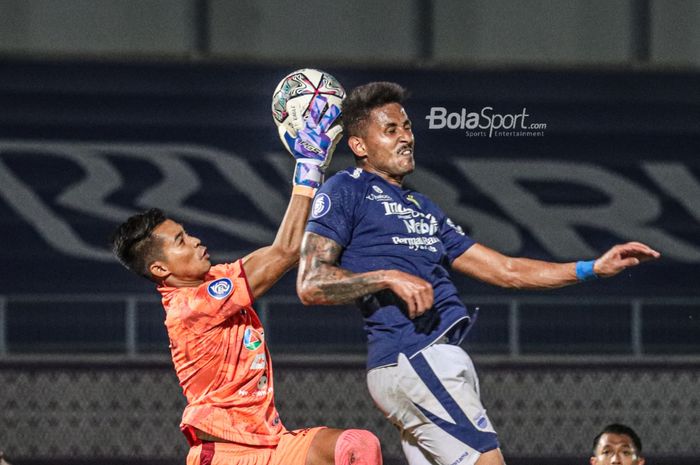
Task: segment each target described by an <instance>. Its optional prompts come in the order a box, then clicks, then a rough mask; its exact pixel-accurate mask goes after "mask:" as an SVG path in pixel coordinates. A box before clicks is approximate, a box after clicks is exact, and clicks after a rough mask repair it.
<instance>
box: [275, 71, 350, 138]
mask: <svg viewBox="0 0 700 465" xmlns="http://www.w3.org/2000/svg"><path fill="white" fill-rule="evenodd" d="M317 95H324V96H325V97H326V98H327V99H328V104H329V105H331V104H333V105H337V106H340V104H341V103H342V102H343V99H344V98H345V89H343V86H341V85H340V82H338V80H337V79H336V78H334V77H333V76H331V75H330V74H328V73H326V72H324V71H321V70H318V69H310V68H305V69H298V70H296V71H293V72H291V73H289V74H288V75H286V76H285V77H284V78H283V79H282V80H281V81H280V82H279V84H277V87H276V88H275V92H274V93H273V94H272V118H273V119H274V120H275V124H276V125H277V127H278V128H280V127H283V128H284V130H285V131H286V132H287V133H288V134H289V135H290V136H292V137H296V135H297V131H298V130H300V129H302V128H303V127H304V122H305V120H306V117H307V116H308V114H309V108H310V107H311V104H312V103H313V101H314V98H316V96H317ZM336 124H338V123H336Z"/></svg>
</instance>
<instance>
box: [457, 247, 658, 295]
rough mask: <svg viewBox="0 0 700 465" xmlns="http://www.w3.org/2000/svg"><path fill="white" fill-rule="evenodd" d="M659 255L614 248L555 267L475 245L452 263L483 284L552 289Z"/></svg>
mask: <svg viewBox="0 0 700 465" xmlns="http://www.w3.org/2000/svg"><path fill="white" fill-rule="evenodd" d="M660 256H661V254H660V253H659V252H657V251H656V250H654V249H652V248H651V247H649V246H647V245H646V244H642V243H641V242H627V243H625V244H619V245H616V246H614V247H612V248H611V249H610V250H608V251H607V252H605V253H604V254H603V255H601V256H600V257H599V258H598V259H596V260H594V261H590V262H570V263H553V262H546V261H541V260H532V259H529V258H514V257H508V256H506V255H503V254H501V253H499V252H497V251H495V250H493V249H490V248H488V247H486V246H484V245H481V244H475V245H473V246H472V247H470V248H469V249H467V251H466V252H464V253H463V254H462V255H460V256H459V257H457V258H456V259H455V260H454V261H453V262H452V269H454V270H456V271H459V272H460V273H463V274H466V275H468V276H471V277H473V278H475V279H478V280H480V281H483V282H486V283H489V284H493V285H496V286H500V287H508V288H515V289H550V288H557V287H563V286H567V285H570V284H575V283H577V282H580V281H582V280H585V279H589V278H595V277H601V278H609V277H611V276H615V275H616V274H618V273H620V272H621V271H623V270H624V269H626V268H629V267H633V266H637V265H639V264H640V263H642V262H645V261H649V260H656V259H658V258H659V257H660Z"/></svg>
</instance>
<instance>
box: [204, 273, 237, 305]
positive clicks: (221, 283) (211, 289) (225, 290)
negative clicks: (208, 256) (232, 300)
mask: <svg viewBox="0 0 700 465" xmlns="http://www.w3.org/2000/svg"><path fill="white" fill-rule="evenodd" d="M232 291H233V283H232V282H231V280H230V279H228V278H219V279H217V280H215V281H212V282H211V283H209V285H208V286H207V292H208V293H209V295H210V296H212V297H213V298H215V299H216V300H221V299H225V298H226V297H228V296H229V295H230V294H231V292H232Z"/></svg>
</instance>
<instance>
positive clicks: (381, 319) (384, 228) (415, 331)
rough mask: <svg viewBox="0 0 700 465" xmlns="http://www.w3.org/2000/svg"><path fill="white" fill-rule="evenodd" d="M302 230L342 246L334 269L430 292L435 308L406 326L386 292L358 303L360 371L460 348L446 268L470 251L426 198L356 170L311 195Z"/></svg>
mask: <svg viewBox="0 0 700 465" xmlns="http://www.w3.org/2000/svg"><path fill="white" fill-rule="evenodd" d="M306 230H307V231H310V232H313V233H315V234H318V235H320V236H323V237H326V238H328V239H332V240H333V241H335V242H337V243H338V244H339V245H340V246H342V247H343V252H342V254H341V256H340V263H339V265H340V266H341V267H342V268H345V269H347V270H349V271H352V272H355V273H362V272H366V271H375V270H388V269H394V270H400V271H404V272H406V273H410V274H412V275H415V276H419V277H421V278H423V279H425V280H426V281H428V282H430V283H431V284H432V286H433V290H434V295H435V304H434V307H433V308H432V309H430V310H429V311H427V312H426V313H425V314H423V315H421V316H420V317H418V318H415V319H413V320H411V319H409V318H408V316H407V314H406V311H405V306H404V303H403V302H402V301H401V300H400V299H398V298H397V297H396V296H395V295H394V294H393V293H392V292H391V291H388V290H386V291H382V292H378V293H376V294H372V295H368V296H365V297H364V298H363V299H361V301H359V302H358V305H359V307H360V310H361V311H362V314H363V316H364V319H365V331H366V333H367V343H368V346H367V348H368V358H367V365H368V368H370V369H371V368H376V367H379V366H384V365H391V364H395V363H396V361H397V359H398V354H399V353H404V354H406V355H407V356H409V357H410V356H412V355H413V354H415V353H416V352H418V351H420V350H421V349H423V348H425V347H427V346H428V345H430V344H431V343H433V342H435V341H436V340H438V339H440V338H442V337H443V336H447V337H448V338H449V340H450V342H453V343H458V342H459V341H461V339H462V337H463V335H464V333H465V330H466V327H467V326H468V322H469V316H468V314H467V310H466V308H465V307H464V305H463V304H462V302H461V301H460V299H459V296H458V293H457V289H456V288H455V286H454V284H452V281H451V280H450V276H449V273H448V272H447V268H448V267H449V265H450V263H451V262H452V260H454V259H455V258H457V257H459V256H460V255H461V254H462V253H463V252H464V251H466V250H467V249H468V248H469V247H471V246H472V245H473V244H474V241H473V240H472V239H471V238H470V237H469V236H467V235H465V234H464V232H463V231H462V229H461V228H460V227H459V226H457V225H455V224H454V223H453V222H452V221H451V220H450V219H449V218H448V217H447V216H446V215H445V214H444V213H443V212H442V210H440V208H438V206H437V205H435V204H434V203H433V202H432V201H431V200H430V199H429V198H427V197H426V196H424V195H422V194H420V193H418V192H415V191H412V190H409V189H404V188H402V187H399V186H396V185H394V184H391V183H389V182H387V181H386V180H384V179H383V178H381V177H380V176H377V175H375V174H372V173H369V172H366V171H363V170H362V169H360V168H349V169H347V170H345V171H341V172H339V173H337V174H336V175H335V176H333V177H332V178H330V179H329V180H328V181H327V182H326V183H325V184H324V185H323V186H322V187H321V189H320V190H319V192H318V193H317V194H316V198H315V199H314V204H313V207H312V212H311V218H310V219H309V222H308V224H307V226H306Z"/></svg>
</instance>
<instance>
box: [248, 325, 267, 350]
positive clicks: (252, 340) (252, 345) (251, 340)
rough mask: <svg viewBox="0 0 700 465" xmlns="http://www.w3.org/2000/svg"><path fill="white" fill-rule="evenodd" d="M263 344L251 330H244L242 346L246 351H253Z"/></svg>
mask: <svg viewBox="0 0 700 465" xmlns="http://www.w3.org/2000/svg"><path fill="white" fill-rule="evenodd" d="M262 343H263V337H262V335H261V334H260V333H258V332H257V331H256V330H254V329H253V328H246V330H245V332H244V333H243V345H244V346H245V348H246V349H248V350H255V349H257V348H258V347H260V345H261V344H262Z"/></svg>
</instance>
